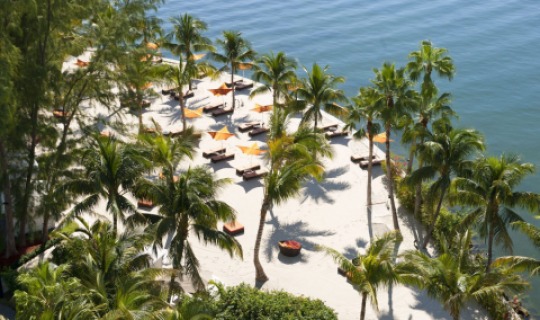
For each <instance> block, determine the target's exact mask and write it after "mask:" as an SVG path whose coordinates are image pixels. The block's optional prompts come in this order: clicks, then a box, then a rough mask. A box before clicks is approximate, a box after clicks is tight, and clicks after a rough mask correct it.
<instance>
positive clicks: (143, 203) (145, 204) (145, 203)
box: [137, 199, 154, 209]
mask: <svg viewBox="0 0 540 320" xmlns="http://www.w3.org/2000/svg"><path fill="white" fill-rule="evenodd" d="M137 206H138V207H139V208H146V209H151V208H153V207H154V202H152V200H149V199H139V200H138V201H137Z"/></svg>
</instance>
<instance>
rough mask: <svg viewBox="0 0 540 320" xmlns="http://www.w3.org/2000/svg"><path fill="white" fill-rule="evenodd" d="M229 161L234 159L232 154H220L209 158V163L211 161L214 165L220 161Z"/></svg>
mask: <svg viewBox="0 0 540 320" xmlns="http://www.w3.org/2000/svg"><path fill="white" fill-rule="evenodd" d="M231 159H234V153H222V154H218V155H215V156H212V157H211V158H210V161H212V163H216V162H220V161H228V160H231Z"/></svg>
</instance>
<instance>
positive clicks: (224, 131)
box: [208, 126, 234, 141]
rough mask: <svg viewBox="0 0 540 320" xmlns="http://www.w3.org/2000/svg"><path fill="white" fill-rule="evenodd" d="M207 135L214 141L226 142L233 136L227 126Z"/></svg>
mask: <svg viewBox="0 0 540 320" xmlns="http://www.w3.org/2000/svg"><path fill="white" fill-rule="evenodd" d="M208 134H209V135H210V136H211V137H212V138H213V139H214V140H216V141H220V140H227V139H229V138H230V137H233V136H234V133H230V132H229V129H228V128H227V126H224V127H223V128H221V129H220V130H219V131H209V132H208Z"/></svg>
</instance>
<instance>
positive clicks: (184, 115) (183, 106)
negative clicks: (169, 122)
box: [178, 81, 191, 133]
mask: <svg viewBox="0 0 540 320" xmlns="http://www.w3.org/2000/svg"><path fill="white" fill-rule="evenodd" d="M190 83H191V81H190ZM178 100H179V101H180V113H181V114H182V131H183V132H184V133H185V132H186V112H185V108H186V103H185V101H184V93H183V92H182V91H181V90H180V97H179V98H178Z"/></svg>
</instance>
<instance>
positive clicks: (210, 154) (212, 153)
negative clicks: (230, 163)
mask: <svg viewBox="0 0 540 320" xmlns="http://www.w3.org/2000/svg"><path fill="white" fill-rule="evenodd" d="M220 153H225V148H220V149H215V150H209V151H205V152H203V154H202V155H203V157H205V158H206V159H208V158H211V157H213V156H215V155H218V154H220Z"/></svg>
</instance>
